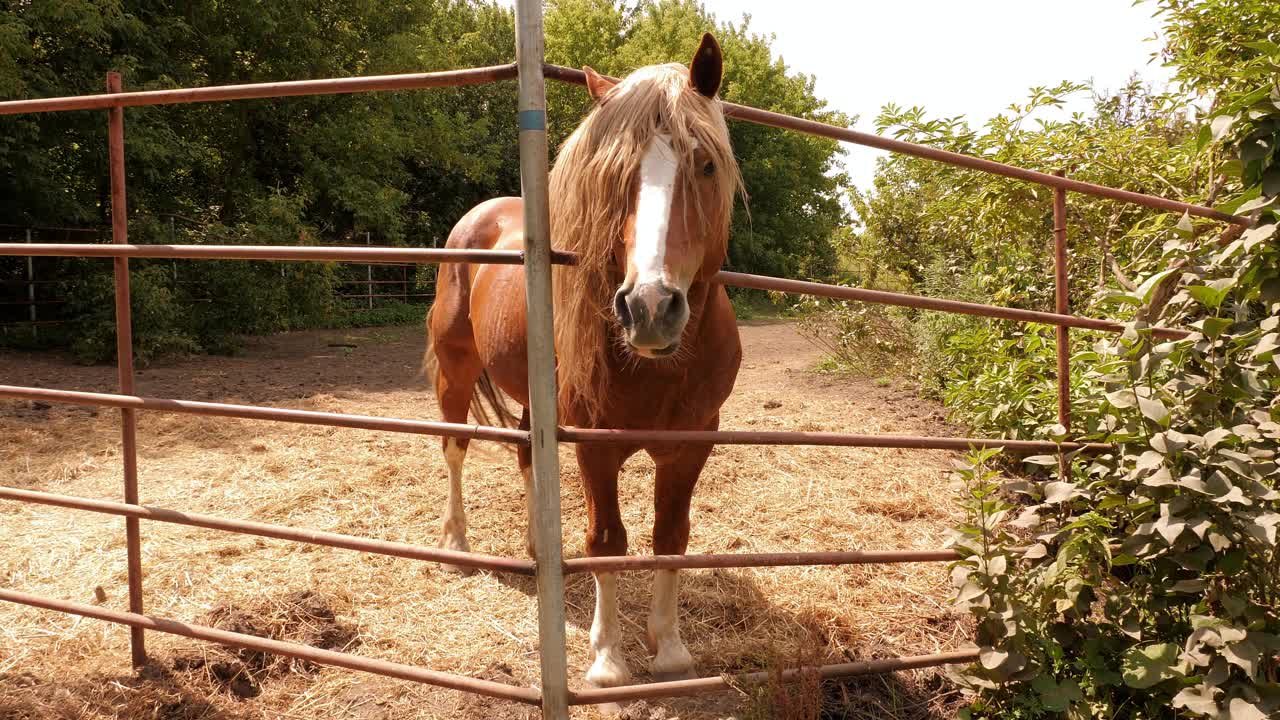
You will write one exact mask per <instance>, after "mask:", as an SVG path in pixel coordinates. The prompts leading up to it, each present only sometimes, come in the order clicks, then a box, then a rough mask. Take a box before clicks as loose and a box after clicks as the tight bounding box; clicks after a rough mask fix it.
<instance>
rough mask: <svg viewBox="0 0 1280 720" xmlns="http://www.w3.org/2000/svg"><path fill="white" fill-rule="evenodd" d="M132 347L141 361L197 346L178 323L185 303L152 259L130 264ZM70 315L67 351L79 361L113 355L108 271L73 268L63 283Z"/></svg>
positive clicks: (194, 349) (111, 282) (112, 304)
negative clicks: (74, 271)
mask: <svg viewBox="0 0 1280 720" xmlns="http://www.w3.org/2000/svg"><path fill="white" fill-rule="evenodd" d="M129 288H130V293H131V299H132V303H131V309H132V315H133V352H134V357H135V358H136V360H137V361H138V362H139V363H141V364H143V365H145V364H147V363H149V362H151V361H152V360H153V359H155V358H156V357H159V356H160V355H164V354H169V353H191V352H199V351H200V345H199V343H198V342H197V341H196V338H195V336H194V335H192V334H191V332H190V331H189V330H188V329H186V328H185V327H184V318H185V316H186V307H185V306H184V305H183V303H181V302H180V301H179V300H178V298H177V297H176V296H175V294H174V292H173V289H172V287H171V286H170V282H169V276H168V273H167V270H166V269H165V268H163V267H161V266H158V265H152V266H149V267H139V268H132V267H131V268H130V272H129ZM62 293H63V294H64V295H65V296H66V297H67V312H68V314H69V316H70V317H72V318H73V320H72V321H71V328H72V330H71V335H72V341H71V351H72V353H74V354H75V356H76V358H78V359H79V360H80V361H81V362H85V363H94V362H100V361H103V360H107V359H111V358H114V357H115V356H116V317H115V283H114V280H113V276H112V274H110V273H104V272H86V273H80V274H77V277H76V279H75V280H74V281H69V282H68V283H66V284H65V286H64V287H63V290H62Z"/></svg>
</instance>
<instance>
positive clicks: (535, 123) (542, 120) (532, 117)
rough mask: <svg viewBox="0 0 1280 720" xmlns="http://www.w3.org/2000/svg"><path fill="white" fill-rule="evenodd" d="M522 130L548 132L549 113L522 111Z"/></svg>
mask: <svg viewBox="0 0 1280 720" xmlns="http://www.w3.org/2000/svg"><path fill="white" fill-rule="evenodd" d="M520 129H521V130H546V129H547V113H546V112H544V111H542V110H521V111H520Z"/></svg>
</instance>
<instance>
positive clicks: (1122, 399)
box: [1107, 389, 1138, 410]
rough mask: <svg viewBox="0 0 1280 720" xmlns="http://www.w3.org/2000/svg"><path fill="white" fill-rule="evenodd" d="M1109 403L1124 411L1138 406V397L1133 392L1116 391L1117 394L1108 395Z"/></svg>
mask: <svg viewBox="0 0 1280 720" xmlns="http://www.w3.org/2000/svg"><path fill="white" fill-rule="evenodd" d="M1107 402H1109V403H1111V404H1112V405H1113V406H1115V407H1117V408H1120V409H1122V410H1123V409H1124V408H1131V407H1134V406H1135V405H1137V404H1138V396H1137V395H1135V394H1134V392H1133V391H1132V390H1128V389H1125V390H1116V391H1115V392H1109V393H1107Z"/></svg>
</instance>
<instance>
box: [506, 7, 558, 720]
mask: <svg viewBox="0 0 1280 720" xmlns="http://www.w3.org/2000/svg"><path fill="white" fill-rule="evenodd" d="M542 54H543V34H542V2H541V1H540V0H517V2H516V65H517V67H518V68H519V72H520V78H519V79H520V99H519V105H518V109H519V116H518V120H519V123H520V185H521V189H522V195H523V196H524V253H525V255H524V270H525V298H526V303H527V309H528V323H527V328H528V336H529V421H530V439H531V442H532V445H533V494H534V500H535V506H534V508H535V512H534V525H535V528H534V529H535V541H534V542H535V544H536V546H537V547H536V552H537V556H538V557H537V560H538V573H537V579H538V641H539V651H540V657H541V662H542V716H543V718H547V719H549V720H564V719H565V718H568V716H569V678H568V668H567V666H568V660H567V658H566V657H565V628H564V563H563V560H562V556H563V551H564V547H563V542H564V539H563V537H562V535H561V531H560V457H559V455H558V452H557V451H558V442H557V438H556V375H555V372H556V358H555V336H554V335H553V321H552V305H551V216H550V212H549V210H548V207H549V206H548V200H547V112H546V108H547V98H546V87H545V85H544V80H543V76H542Z"/></svg>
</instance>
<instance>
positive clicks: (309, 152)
mask: <svg viewBox="0 0 1280 720" xmlns="http://www.w3.org/2000/svg"><path fill="white" fill-rule="evenodd" d="M710 29H714V30H715V31H716V32H717V34H718V36H719V38H720V41H721V44H722V46H723V48H724V50H725V54H726V58H727V65H726V68H727V71H726V72H727V76H726V79H725V83H724V87H723V94H724V96H725V98H726V99H728V100H733V101H739V102H747V103H750V104H754V105H758V106H761V107H765V108H769V109H773V110H778V111H781V112H787V113H791V114H796V115H802V116H805V117H812V118H816V119H823V120H830V121H836V122H844V121H845V120H846V118H843V117H842V116H840V115H839V114H837V113H833V112H831V111H829V110H827V109H826V108H825V106H824V103H823V102H822V101H821V100H819V99H818V98H817V97H815V95H814V92H813V78H811V77H806V76H803V75H799V74H796V73H793V72H790V71H788V69H787V67H786V66H785V65H784V64H783V63H782V62H781V60H779V59H778V58H776V57H775V56H774V54H773V52H772V49H771V43H772V38H771V37H768V36H763V35H759V34H755V33H753V32H752V31H751V30H750V29H749V27H748V23H747V20H746V19H745V18H744V19H743V20H742V21H741V22H721V21H719V20H717V19H716V18H715V17H714V16H713V15H711V14H710V13H709V12H707V10H706V9H705V8H704V7H703V6H702V5H701V4H699V3H697V2H695V1H694V0H654V1H647V2H642V3H640V4H639V5H636V4H634V3H623V2H615V1H614V0H557V1H556V2H552V3H550V4H549V7H548V11H547V17H546V31H547V58H548V60H549V61H550V62H556V63H561V64H566V65H572V66H581V65H585V64H591V65H593V66H594V67H596V68H597V69H599V70H601V71H603V72H610V73H614V74H624V73H626V72H628V71H630V70H631V69H632V68H634V67H636V66H639V65H643V64H648V63H654V62H671V61H677V62H688V60H689V58H690V57H691V56H692V53H693V50H694V48H695V47H696V45H697V41H698V39H699V38H700V36H701V34H702V33H703V32H704V31H706V30H710ZM513 38H514V27H513V18H512V13H511V10H510V9H509V7H506V6H505V5H503V4H499V3H497V2H493V1H491V0H411V1H410V2H402V3H383V2H377V1H376V0H280V1H279V2H272V3H267V4H263V3H259V2H251V1H250V0H232V1H231V2H227V1H226V0H216V1H215V0H193V1H192V2H188V3H181V4H174V3H169V2H161V1H159V0H136V1H131V2H127V3H125V2H120V1H119V0H110V1H108V2H97V3H88V2H82V1H81V0H41V2H34V3H29V2H21V3H10V4H7V5H4V6H3V8H0V97H3V98H6V99H7V98H25V97H43V96H55V95H75V94H88V93H98V92H101V89H102V86H103V82H104V76H105V73H106V72H107V70H109V69H115V70H120V71H122V72H123V74H124V82H125V86H126V89H131V90H150V89H162V88H173V87H197V86H208V85H219V84H235V83H252V82H268V81H278V80H294V79H300V78H311V77H341V76H350V75H375V74H384V73H400V72H422V71H430V70H442V69H452V68H460V67H472V66H479V65H494V64H499V63H506V62H510V60H511V58H512V56H513ZM515 101H516V98H515V91H514V85H513V84H511V83H504V84H496V85H486V86H478V87H467V88H458V89H448V90H431V91H419V92H386V93H372V94H351V95H328V96H319V97H298V98H281V99H274V100H254V101H237V102H231V103H204V104H198V105H174V106H160V107H151V108H136V109H129V110H128V111H127V112H126V135H127V145H126V169H127V174H128V188H129V208H130V216H131V217H130V220H131V234H130V239H131V240H132V241H133V242H136V243H154V242H172V241H173V238H172V237H170V232H169V225H168V222H167V221H166V220H167V219H168V218H177V219H178V220H179V221H180V222H181V225H182V226H183V227H185V228H186V229H185V230H182V232H181V236H180V238H179V239H180V240H182V241H189V242H234V243H255V244H297V243H303V244H306V243H315V242H319V241H320V239H322V238H323V240H324V241H325V242H327V243H335V244H347V243H352V242H355V243H356V244H363V243H362V242H361V241H362V240H363V237H364V234H365V233H366V232H368V233H371V234H372V236H373V237H374V238H377V239H378V241H379V242H381V243H384V244H393V245H415V246H439V245H441V244H443V243H444V240H445V238H446V236H447V234H448V232H449V229H450V228H451V227H452V226H453V224H454V223H455V222H456V221H457V220H458V218H460V217H461V216H462V214H463V213H465V212H466V211H467V210H468V209H469V208H470V207H472V206H474V205H475V204H476V203H478V202H480V201H481V200H483V199H486V198H490V197H495V196H501V195H514V194H518V193H519V164H518V156H517V153H516V152H515V148H516V144H517V143H516V139H517V138H516V136H517V128H516V123H515V122H514V118H515V115H516V106H515V105H516V102H515ZM588 103H589V101H588V98H587V96H586V93H584V92H583V91H582V89H581V88H577V87H570V86H561V85H556V84H554V83H553V84H552V85H551V87H550V88H549V94H548V105H549V107H548V112H549V116H550V118H551V126H550V130H551V134H552V140H553V142H554V143H558V142H559V140H561V139H563V138H564V137H565V136H567V134H568V132H569V131H570V130H571V129H572V128H573V126H575V125H576V124H577V122H578V120H579V119H580V118H581V117H582V115H583V114H584V113H585V112H586V110H587V109H588V107H589V104H588ZM732 133H733V141H734V144H735V149H736V151H737V154H738V155H739V157H740V158H741V160H742V164H743V170H744V176H745V180H746V184H747V189H748V191H749V192H750V193H751V195H752V198H753V200H752V204H751V212H750V214H748V213H747V211H746V209H745V207H743V208H741V209H740V210H739V212H738V214H737V215H736V217H735V221H734V235H735V240H734V242H733V249H732V251H731V257H730V261H731V264H732V265H733V266H734V267H735V268H736V269H740V270H744V271H750V272H762V273H766V274H776V275H808V276H815V277H824V276H825V274H826V273H828V272H829V271H830V270H831V268H832V267H833V263H834V258H835V252H834V250H833V249H832V244H831V238H832V236H833V235H834V234H835V233H836V231H837V229H838V228H839V227H841V226H842V225H844V224H845V223H846V221H847V218H846V217H845V212H844V208H843V206H842V205H841V203H840V198H841V197H842V196H843V193H844V184H845V182H846V180H845V178H844V176H843V175H842V174H841V173H840V167H839V160H840V151H839V148H838V145H837V144H836V143H834V142H833V141H828V140H819V139H815V138H808V137H805V136H800V135H796V134H788V133H783V132H782V131H778V130H771V129H766V128H761V127H755V126H749V125H746V124H741V123H733V124H732ZM109 208H110V199H109V183H108V182H107V155H106V142H105V123H104V122H103V118H102V116H101V115H100V114H95V113H53V114H44V115H21V116H8V117H3V118H0V223H9V224H16V225H47V226H77V225H89V224H92V225H98V226H103V225H106V224H107V222H108V219H109V218H108V214H109ZM300 233H303V234H300ZM16 262H21V260H16V259H14V260H0V263H16ZM143 265H145V264H143ZM76 268H77V271H78V272H82V273H86V274H89V275H92V274H95V273H97V274H100V275H101V276H100V277H96V278H92V277H83V278H76V279H75V280H76V282H79V283H80V284H81V285H83V286H84V287H85V288H88V287H90V286H93V287H97V286H99V285H100V284H101V283H103V282H105V281H106V280H105V278H106V274H109V267H108V266H107V265H106V264H104V263H97V264H87V265H78V266H76ZM278 270H279V268H278V267H277V268H276V269H275V270H272V269H271V268H270V267H269V266H267V265H256V264H252V263H217V264H209V263H184V264H183V267H182V269H181V271H180V273H179V274H178V275H177V276H176V277H177V279H178V280H180V281H181V283H191V286H190V287H188V286H187V285H184V284H181V283H178V282H177V281H175V282H171V283H167V285H166V284H165V279H164V276H163V275H161V274H159V273H157V274H155V275H154V277H152V279H153V280H154V281H155V282H157V283H161V284H162V285H164V286H165V287H166V289H167V291H168V293H169V294H170V295H171V296H172V298H173V302H175V303H177V304H179V305H180V306H183V307H184V308H185V309H184V310H183V312H182V313H179V318H178V322H179V324H180V325H182V327H181V328H180V329H178V330H174V331H172V332H171V331H170V330H164V331H163V332H165V333H169V335H170V336H169V337H157V338H156V339H155V342H154V345H155V347H156V348H160V347H164V346H167V345H172V344H173V339H174V337H175V336H174V332H176V333H177V334H178V335H181V336H183V337H185V338H186V340H184V341H183V343H182V344H184V345H185V346H186V347H188V348H191V349H197V350H226V349H230V348H231V347H233V346H234V345H235V336H236V335H237V334H240V333H257V332H270V331H274V330H277V329H281V328H288V327H299V326H305V325H310V324H315V323H318V322H322V321H323V322H339V321H338V320H337V319H336V317H335V316H334V314H333V312H332V311H333V308H332V301H331V300H330V299H329V298H328V297H327V296H324V294H323V292H322V291H323V290H324V285H325V283H326V282H327V279H326V278H327V276H328V275H329V274H331V271H329V270H323V269H322V270H315V271H312V270H302V269H297V268H293V267H289V268H288V269H287V270H286V275H285V276H284V277H280V276H278V275H275V274H273V273H274V272H278ZM83 292H88V290H87V289H85V290H83ZM206 300H207V301H206ZM196 301H200V302H196ZM70 307H72V308H81V307H83V302H81V301H79V300H78V301H76V303H73V304H72V305H71V306H70ZM142 310H143V311H145V308H143V309H142ZM94 317H97V318H98V319H99V321H100V324H98V325H96V326H95V327H94V328H92V331H93V333H97V334H102V333H103V332H105V331H106V325H105V324H102V323H106V321H107V318H106V316H105V315H103V314H101V313H99V314H98V315H95V316H94ZM322 318H323V319H322ZM77 322H78V323H80V322H88V321H87V320H84V319H81V320H78V321H77ZM158 328H159V326H157V331H159V330H158ZM152 331H153V328H151V327H149V326H148V327H142V326H140V327H138V328H136V329H135V334H136V335H137V337H138V338H139V341H140V342H143V343H146V342H150V341H149V340H147V338H146V335H147V334H148V333H150V332H152ZM79 347H80V350H81V352H83V353H86V357H87V356H89V355H93V356H96V357H98V358H105V357H107V351H108V350H109V348H110V347H111V346H109V345H104V344H102V343H93V342H87V341H86V342H82V343H81V344H80V346H79ZM91 348H96V350H95V351H93V352H91V351H90V349H91Z"/></svg>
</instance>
